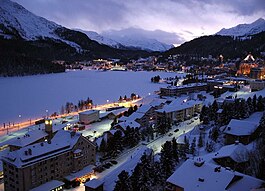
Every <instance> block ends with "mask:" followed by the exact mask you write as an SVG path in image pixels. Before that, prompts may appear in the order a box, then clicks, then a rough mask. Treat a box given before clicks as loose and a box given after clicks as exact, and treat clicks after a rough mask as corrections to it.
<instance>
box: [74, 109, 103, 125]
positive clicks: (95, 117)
mask: <svg viewBox="0 0 265 191" xmlns="http://www.w3.org/2000/svg"><path fill="white" fill-rule="evenodd" d="M79 121H80V122H81V123H84V124H90V123H93V122H95V121H99V110H89V111H84V112H81V113H79Z"/></svg>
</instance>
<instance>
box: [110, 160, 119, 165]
mask: <svg viewBox="0 0 265 191" xmlns="http://www.w3.org/2000/svg"><path fill="white" fill-rule="evenodd" d="M110 162H111V163H112V164H118V162H117V161H116V160H111V161H110Z"/></svg>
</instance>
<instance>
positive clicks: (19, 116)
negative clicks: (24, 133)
mask: <svg viewBox="0 0 265 191" xmlns="http://www.w3.org/2000/svg"><path fill="white" fill-rule="evenodd" d="M18 118H19V122H18V129H19V124H20V122H21V121H20V118H21V115H20V114H19V115H18Z"/></svg>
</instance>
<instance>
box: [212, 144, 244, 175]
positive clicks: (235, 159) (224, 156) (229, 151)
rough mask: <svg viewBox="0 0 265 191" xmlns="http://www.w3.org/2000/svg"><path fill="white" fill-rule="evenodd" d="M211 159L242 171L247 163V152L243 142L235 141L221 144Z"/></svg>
mask: <svg viewBox="0 0 265 191" xmlns="http://www.w3.org/2000/svg"><path fill="white" fill-rule="evenodd" d="M213 160H214V161H215V162H216V163H217V164H219V165H221V166H223V167H230V168H231V169H233V170H236V171H239V172H243V171H244V169H246V167H247V166H248V163H249V153H248V150H247V148H246V147H245V146H244V145H243V144H241V143H239V142H238V141H236V143H235V144H232V145H226V146H223V147H222V148H221V149H220V150H219V151H217V152H216V153H215V154H214V156H213Z"/></svg>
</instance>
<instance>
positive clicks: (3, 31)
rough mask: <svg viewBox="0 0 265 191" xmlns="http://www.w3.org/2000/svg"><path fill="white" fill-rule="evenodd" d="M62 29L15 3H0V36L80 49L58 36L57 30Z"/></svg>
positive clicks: (2, 1)
mask: <svg viewBox="0 0 265 191" xmlns="http://www.w3.org/2000/svg"><path fill="white" fill-rule="evenodd" d="M64 29H66V28H64V27H62V26H60V25H58V24H56V23H54V22H52V21H49V20H47V19H45V18H42V17H39V16H37V15H35V14H33V13H31V12H30V11H28V10H27V9H25V8H24V7H23V6H21V5H19V4H18V3H16V2H12V1H10V0H1V1H0V35H1V36H4V37H6V38H12V34H13V36H14V35H18V36H19V37H21V38H23V39H25V40H38V39H43V38H50V39H54V40H60V41H62V42H64V43H66V44H68V45H70V46H72V47H75V48H76V49H80V46H79V45H78V44H77V43H75V42H74V41H69V40H67V39H65V38H64V37H62V36H60V34H59V33H58V31H57V30H61V31H62V30H64ZM10 33H11V35H10Z"/></svg>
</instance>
